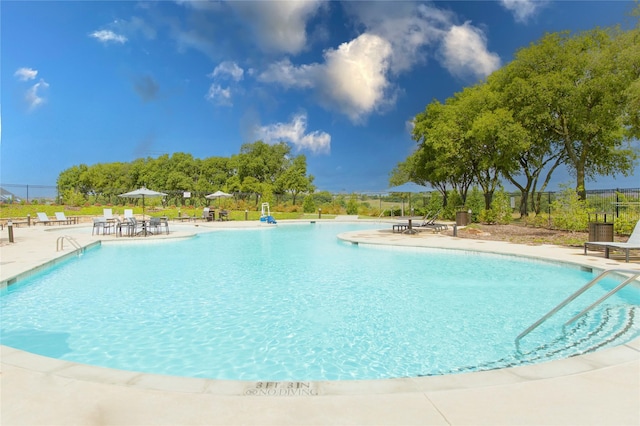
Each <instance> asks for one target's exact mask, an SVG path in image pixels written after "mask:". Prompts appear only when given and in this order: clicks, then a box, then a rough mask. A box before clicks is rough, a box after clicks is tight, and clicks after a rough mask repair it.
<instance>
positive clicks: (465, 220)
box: [456, 211, 470, 226]
mask: <svg viewBox="0 0 640 426" xmlns="http://www.w3.org/2000/svg"><path fill="white" fill-rule="evenodd" d="M469 216H470V215H469V212H462V211H460V212H456V225H457V226H467V225H468V224H469V222H470V220H469Z"/></svg>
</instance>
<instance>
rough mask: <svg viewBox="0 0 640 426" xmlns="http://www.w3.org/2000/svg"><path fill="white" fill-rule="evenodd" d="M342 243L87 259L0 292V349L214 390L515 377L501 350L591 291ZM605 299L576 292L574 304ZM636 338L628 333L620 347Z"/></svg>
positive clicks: (556, 324) (464, 259) (516, 266)
mask: <svg viewBox="0 0 640 426" xmlns="http://www.w3.org/2000/svg"><path fill="white" fill-rule="evenodd" d="M371 227H372V226H371V225H368V226H366V228H371ZM374 227H375V225H374ZM357 229H363V227H362V226H358V225H353V224H320V223H316V224H298V225H278V226H277V227H271V228H260V229H248V230H228V231H217V232H212V233H208V234H201V235H199V236H197V237H196V238H192V239H188V240H177V241H173V242H162V243H157V244H149V243H141V244H137V243H132V242H127V243H126V244H109V245H103V246H102V247H100V248H96V249H92V250H88V251H87V252H86V253H85V254H84V255H83V256H80V257H77V258H73V259H70V260H69V261H66V262H64V263H62V264H60V265H57V266H55V267H53V268H51V269H49V270H47V271H45V272H43V273H40V274H38V275H36V276H34V277H32V278H30V279H28V280H24V281H19V282H18V283H16V284H14V285H12V286H9V287H8V289H7V290H5V291H3V294H2V297H0V319H1V320H2V321H1V327H2V328H1V335H0V336H1V339H2V343H3V344H6V345H9V346H13V347H17V348H20V349H24V350H28V351H31V352H35V353H39V354H42V355H46V356H51V357H56V358H60V359H65V360H70V361H75V362H80V363H85V364H93V365H100V366H105V367H110V368H117V369H124V370H134V371H141V372H149V373H159V374H169V375H179V376H189V377H206V378H216V379H239V380H344V379H379V378H390V377H405V376H420V375H434V374H446V373H452V372H458V371H472V370H476V369H487V368H499V367H504V366H508V365H515V364H517V363H518V362H521V361H520V360H519V356H520V355H519V354H517V353H515V348H514V338H515V337H516V336H517V335H518V334H519V333H520V332H521V331H522V330H523V329H525V328H526V327H527V326H529V325H530V324H531V323H532V322H534V321H535V320H536V319H538V318H539V317H540V316H541V315H543V314H544V313H546V312H547V311H548V310H549V309H551V308H552V307H553V306H555V305H556V304H557V303H559V302H560V301H561V300H563V299H564V298H565V297H567V296H568V295H569V294H571V293H572V292H574V291H575V290H576V289H578V288H579V287H581V286H583V285H584V284H585V283H586V282H588V281H589V280H590V279H592V278H593V274H592V273H590V272H585V271H581V270H579V269H573V268H566V267H561V266H559V265H556V264H551V263H543V262H532V261H526V260H522V259H517V258H513V257H506V256H493V255H486V254H479V253H475V254H474V253H469V252H456V251H445V250H437V249H409V248H391V247H375V246H367V245H362V244H361V245H353V244H350V243H346V242H342V241H339V240H338V239H337V238H336V236H337V234H339V233H341V232H346V231H349V230H357ZM613 285H615V282H604V283H603V285H602V286H600V287H598V288H595V289H594V290H593V292H588V295H589V296H588V297H589V299H590V301H593V300H595V299H596V298H597V297H599V296H600V295H601V294H603V292H604V291H605V289H608V288H611V287H612V286H613ZM638 293H639V292H638V291H637V290H634V289H629V290H625V291H622V292H620V293H619V294H618V295H616V296H614V297H612V298H611V299H610V300H608V301H607V303H606V305H605V306H603V307H602V308H598V309H597V310H596V312H594V314H593V316H594V318H593V321H594V323H593V324H591V323H590V322H589V321H586V323H585V324H586V325H584V326H583V328H586V332H587V334H589V333H592V330H594V329H595V328H596V327H597V326H598V325H597V324H599V321H598V319H599V318H600V317H603V316H604V315H605V314H606V315H607V318H608V317H609V316H610V315H609V313H608V312H609V311H606V312H605V309H609V308H611V309H612V310H616V309H618V307H619V306H628V305H633V306H635V305H638V304H640V295H639V294H638ZM586 303H588V302H586ZM584 306H586V305H585V303H582V304H580V303H579V301H578V304H577V305H576V306H575V307H574V308H573V309H567V312H566V313H564V314H562V315H558V318H554V319H553V320H552V321H549V323H547V324H545V326H544V327H542V330H541V331H540V332H535V333H533V334H532V335H531V336H528V337H527V338H526V339H525V340H524V341H523V344H525V346H526V347H527V348H536V347H538V346H540V345H543V346H544V345H547V344H548V342H550V341H555V342H558V341H561V340H563V339H565V337H563V336H560V335H559V333H561V321H562V320H566V319H567V318H568V317H569V315H570V314H571V313H576V312H578V311H579V310H580V309H581V308H583V307H584ZM616 315H617V314H616ZM615 318H617V317H615ZM612 322H613V320H612ZM638 335H640V332H639V331H638V329H637V326H636V325H634V326H633V327H632V330H631V333H627V334H626V335H625V336H626V337H625V338H626V339H627V340H629V339H630V338H633V337H635V336H638ZM559 336H560V337H559ZM615 343H619V342H615ZM550 356H551V357H553V356H554V355H553V354H552V355H545V357H544V359H541V360H547V359H549V357H550ZM561 356H568V355H567V353H564V352H562V353H558V354H557V357H561ZM533 358H534V359H533V360H532V361H531V362H537V361H540V360H536V359H535V357H533Z"/></svg>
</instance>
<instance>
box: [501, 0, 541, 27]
mask: <svg viewBox="0 0 640 426" xmlns="http://www.w3.org/2000/svg"><path fill="white" fill-rule="evenodd" d="M500 4H502V6H503V7H504V8H505V9H507V10H509V11H510V12H511V13H513V17H514V18H515V19H516V21H518V22H526V21H527V20H528V19H529V18H530V17H532V16H533V15H535V14H536V12H537V11H538V10H540V9H541V8H542V7H544V6H545V5H546V4H547V1H545V0H500Z"/></svg>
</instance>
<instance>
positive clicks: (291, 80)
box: [258, 59, 322, 88]
mask: <svg viewBox="0 0 640 426" xmlns="http://www.w3.org/2000/svg"><path fill="white" fill-rule="evenodd" d="M321 72H322V66H321V65H320V64H311V65H300V66H295V65H293V64H292V63H291V61H290V60H289V59H283V60H281V61H278V62H276V63H273V64H271V65H269V66H268V67H267V69H266V70H265V71H264V72H262V73H261V74H260V75H258V79H259V80H260V81H262V82H264V83H278V84H281V85H283V86H284V87H286V88H292V87H295V88H310V87H314V86H315V85H316V84H317V80H318V76H319V75H320V73H321Z"/></svg>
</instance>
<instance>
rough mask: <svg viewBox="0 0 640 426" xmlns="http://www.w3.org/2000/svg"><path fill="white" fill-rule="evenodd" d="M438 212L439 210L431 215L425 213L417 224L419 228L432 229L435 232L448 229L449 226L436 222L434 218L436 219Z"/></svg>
mask: <svg viewBox="0 0 640 426" xmlns="http://www.w3.org/2000/svg"><path fill="white" fill-rule="evenodd" d="M439 214H440V210H438V211H437V212H435V213H434V214H433V215H431V213H427V215H426V216H425V217H424V219H423V220H422V223H421V224H420V225H418V226H419V227H421V228H427V229H433V230H434V231H436V232H439V231H445V230H447V229H449V227H448V226H447V225H446V224H444V223H436V219H438V215H439Z"/></svg>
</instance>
